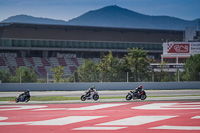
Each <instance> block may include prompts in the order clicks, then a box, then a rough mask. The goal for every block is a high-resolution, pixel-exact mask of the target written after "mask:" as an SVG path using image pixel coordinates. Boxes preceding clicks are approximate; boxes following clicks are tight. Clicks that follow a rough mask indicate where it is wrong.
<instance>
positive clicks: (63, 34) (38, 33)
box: [0, 23, 184, 43]
mask: <svg viewBox="0 0 200 133" xmlns="http://www.w3.org/2000/svg"><path fill="white" fill-rule="evenodd" d="M183 34H184V31H180V30H158V29H133V28H111V27H93V26H72V25H48V24H28V23H0V39H4V38H15V39H16V38H17V39H42V40H79V41H112V42H153V43H162V42H163V41H168V40H170V41H176V40H178V41H181V40H183Z"/></svg>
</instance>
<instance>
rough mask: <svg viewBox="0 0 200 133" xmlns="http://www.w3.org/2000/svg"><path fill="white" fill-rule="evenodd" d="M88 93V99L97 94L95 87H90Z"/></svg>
mask: <svg viewBox="0 0 200 133" xmlns="http://www.w3.org/2000/svg"><path fill="white" fill-rule="evenodd" d="M88 92H89V93H90V97H89V98H90V99H92V98H93V95H94V94H96V93H97V91H96V89H95V86H92V87H91V88H89V89H88Z"/></svg>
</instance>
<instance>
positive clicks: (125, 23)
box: [1, 5, 200, 30]
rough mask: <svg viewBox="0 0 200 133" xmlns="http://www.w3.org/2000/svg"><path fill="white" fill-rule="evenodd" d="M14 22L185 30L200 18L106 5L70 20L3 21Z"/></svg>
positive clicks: (21, 18) (21, 17)
mask: <svg viewBox="0 0 200 133" xmlns="http://www.w3.org/2000/svg"><path fill="white" fill-rule="evenodd" d="M12 22H15V23H35V24H55V25H79V26H98V27H120V28H143V29H170V30H184V29H185V27H197V26H200V18H199V19H195V20H192V21H190V20H183V19H180V18H176V17H170V16H150V15H144V14H141V13H137V12H134V11H131V10H128V9H125V8H121V7H119V6H116V5H112V6H106V7H103V8H100V9H97V10H93V11H89V12H86V13H84V14H83V15H81V16H79V17H77V18H74V19H72V20H69V21H64V20H54V19H49V18H39V17H33V16H28V15H16V16H11V17H9V18H7V19H5V20H3V21H1V23H12Z"/></svg>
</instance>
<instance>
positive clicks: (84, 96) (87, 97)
mask: <svg viewBox="0 0 200 133" xmlns="http://www.w3.org/2000/svg"><path fill="white" fill-rule="evenodd" d="M90 95H91V94H90V92H89V91H86V92H85V95H82V96H81V101H85V100H90V99H91V98H90ZM92 98H93V99H94V100H95V101H97V100H98V99H99V94H98V92H97V91H96V94H94V95H93V96H92Z"/></svg>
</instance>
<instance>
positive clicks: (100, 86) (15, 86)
mask: <svg viewBox="0 0 200 133" xmlns="http://www.w3.org/2000/svg"><path fill="white" fill-rule="evenodd" d="M93 85H94V86H95V87H96V89H97V90H132V89H134V88H136V87H137V86H139V85H143V88H144V89H146V90H149V89H160V90H162V89H200V82H131V83H126V82H115V83H21V84H20V83H2V84H0V91H25V90H26V89H29V90H31V91H78V90H87V89H88V88H89V87H91V86H93Z"/></svg>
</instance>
